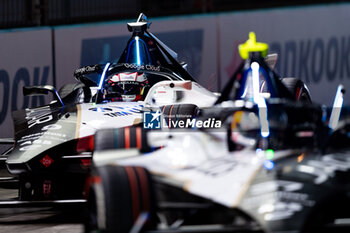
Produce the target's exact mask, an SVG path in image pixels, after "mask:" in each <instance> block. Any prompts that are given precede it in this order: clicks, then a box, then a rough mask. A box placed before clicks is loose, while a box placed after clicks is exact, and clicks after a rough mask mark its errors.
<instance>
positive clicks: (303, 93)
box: [281, 78, 312, 103]
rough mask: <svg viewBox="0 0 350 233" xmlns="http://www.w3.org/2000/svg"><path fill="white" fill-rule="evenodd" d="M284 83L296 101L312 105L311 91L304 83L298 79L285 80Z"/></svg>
mask: <svg viewBox="0 0 350 233" xmlns="http://www.w3.org/2000/svg"><path fill="white" fill-rule="evenodd" d="M281 81H282V83H283V84H284V86H286V88H287V89H288V90H289V91H290V92H291V93H292V94H293V96H294V97H295V100H297V101H301V102H304V103H311V102H312V101H311V95H310V92H309V89H308V88H307V86H306V85H305V83H304V82H303V81H301V80H300V79H298V78H283V79H282V80H281Z"/></svg>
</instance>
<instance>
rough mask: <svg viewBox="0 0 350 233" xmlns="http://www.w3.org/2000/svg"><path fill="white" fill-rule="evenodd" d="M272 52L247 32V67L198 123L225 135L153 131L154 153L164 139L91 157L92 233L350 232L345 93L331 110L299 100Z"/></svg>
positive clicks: (97, 152) (243, 50)
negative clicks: (273, 63)
mask: <svg viewBox="0 0 350 233" xmlns="http://www.w3.org/2000/svg"><path fill="white" fill-rule="evenodd" d="M266 50H267V45H265V44H261V43H257V42H256V41H255V36H254V35H253V34H251V36H250V40H248V41H247V43H245V44H243V45H242V46H241V47H240V52H241V55H242V57H243V58H244V59H245V61H244V62H243V63H242V65H241V66H240V67H239V69H238V70H237V72H236V73H235V74H234V76H233V77H232V79H231V80H230V82H229V83H228V85H227V86H226V88H225V89H224V91H223V92H222V95H221V96H220V97H219V98H218V100H217V101H216V103H215V105H214V106H213V107H211V108H207V109H204V110H202V111H201V114H200V116H198V117H197V121H205V120H206V119H217V120H220V121H222V123H223V124H222V127H221V129H206V128H199V127H197V128H194V129H186V130H182V131H174V130H173V131H165V132H163V135H161V134H159V132H152V131H149V132H148V133H147V134H146V137H147V138H148V142H149V143H151V144H152V146H153V147H157V146H159V143H163V142H164V140H161V139H162V138H165V139H166V142H167V143H166V146H165V147H164V148H163V149H161V150H155V151H153V152H147V153H143V152H142V151H140V150H138V149H137V148H129V149H118V150H104V149H103V148H100V149H99V150H95V152H94V157H93V167H92V168H93V169H92V175H91V180H92V183H91V187H90V191H89V198H88V207H89V213H88V215H87V220H86V224H85V229H86V232H268V233H271V232H318V233H319V232H348V231H349V225H348V219H349V217H350V212H349V211H348V210H349V204H350V202H349V200H350V199H349V196H348V194H349V191H350V190H349V188H350V186H349V185H350V182H349V181H350V180H349V177H350V176H349V172H350V160H349V158H348V153H349V117H346V116H348V112H349V111H348V109H347V108H342V102H343V93H344V89H343V88H342V86H339V88H338V90H337V94H336V98H335V101H334V106H333V108H332V109H328V110H327V109H325V108H323V107H322V106H320V105H317V104H314V103H311V102H310V101H309V97H308V96H307V95H308V93H307V92H304V93H303V94H302V96H304V97H303V98H305V101H297V98H296V96H300V95H299V94H300V93H298V95H295V94H296V93H293V92H291V91H289V90H288V88H287V86H286V85H284V84H283V82H282V81H281V80H280V79H279V78H278V77H277V76H276V74H275V73H274V72H273V71H272V70H271V69H270V68H269V66H268V65H267V64H266V63H265V61H264V59H263V58H264V56H265V55H266ZM305 90H306V89H305ZM341 113H342V114H341ZM105 131H108V132H109V133H111V132H117V131H118V129H108V130H102V132H105ZM98 135H103V134H100V131H99V132H98V133H97V134H96V137H98ZM96 139H97V138H96ZM162 145H163V144H162Z"/></svg>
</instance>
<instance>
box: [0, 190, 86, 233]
mask: <svg viewBox="0 0 350 233" xmlns="http://www.w3.org/2000/svg"><path fill="white" fill-rule="evenodd" d="M16 195H17V190H4V189H0V197H1V199H4V198H12V197H14V196H16ZM82 222H83V211H82V209H80V208H74V209H71V208H70V209H65V208H64V207H63V208H60V209H57V208H56V209H54V208H51V207H42V208H0V233H27V232H28V233H81V232H84V230H83V224H82Z"/></svg>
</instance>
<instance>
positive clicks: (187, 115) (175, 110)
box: [162, 104, 199, 128]
mask: <svg viewBox="0 0 350 233" xmlns="http://www.w3.org/2000/svg"><path fill="white" fill-rule="evenodd" d="M198 112H199V108H198V106H197V105H194V104H177V105H165V106H163V107H162V114H163V117H164V119H165V122H167V124H168V127H169V128H174V125H177V124H171V122H172V121H179V120H183V121H186V120H187V119H193V118H195V117H197V115H198ZM175 128H176V127H175Z"/></svg>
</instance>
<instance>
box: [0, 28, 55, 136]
mask: <svg viewBox="0 0 350 233" xmlns="http://www.w3.org/2000/svg"><path fill="white" fill-rule="evenodd" d="M0 44H1V46H0V138H2V137H13V123H12V119H11V112H13V111H15V110H18V109H24V108H28V107H35V106H40V105H44V104H47V103H48V102H49V101H50V100H51V99H52V97H51V96H48V97H44V96H31V97H28V96H27V97H24V96H23V92H22V88H23V86H25V85H26V86H29V85H47V84H49V85H52V84H53V79H52V47H51V30H50V29H44V28H42V29H40V30H18V31H17V30H16V31H11V32H9V31H0Z"/></svg>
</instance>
